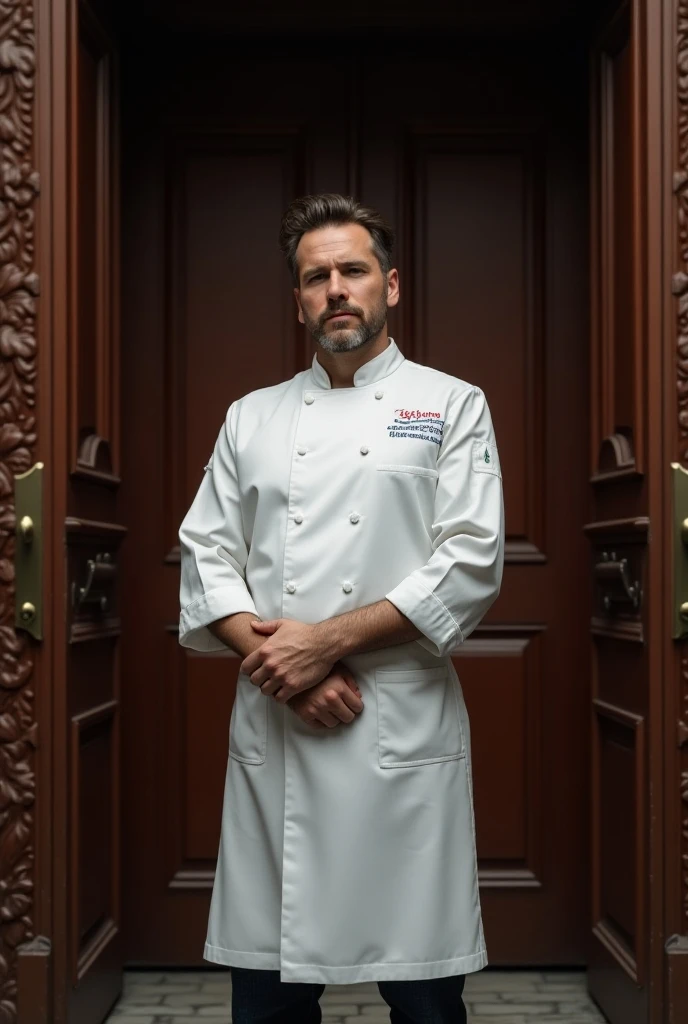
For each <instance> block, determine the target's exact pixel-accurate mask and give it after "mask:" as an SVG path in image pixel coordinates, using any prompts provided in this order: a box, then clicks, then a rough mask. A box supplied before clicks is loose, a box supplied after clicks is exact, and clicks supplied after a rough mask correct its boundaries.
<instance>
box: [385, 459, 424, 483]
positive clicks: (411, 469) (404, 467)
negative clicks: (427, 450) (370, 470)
mask: <svg viewBox="0 0 688 1024" xmlns="http://www.w3.org/2000/svg"><path fill="white" fill-rule="evenodd" d="M377 468H378V470H380V471H381V472H386V473H411V474H412V475H414V474H415V476H428V477H430V478H431V479H433V480H436V479H437V477H438V476H439V473H438V471H437V470H436V469H430V468H429V467H428V466H413V465H411V464H410V463H405V462H378V464H377Z"/></svg>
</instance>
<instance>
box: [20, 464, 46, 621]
mask: <svg viewBox="0 0 688 1024" xmlns="http://www.w3.org/2000/svg"><path fill="white" fill-rule="evenodd" d="M14 507H15V513H16V520H17V528H16V533H17V539H16V541H15V545H14V575H15V584H16V585H15V617H14V624H15V626H16V627H18V628H19V629H25V630H26V631H27V632H28V633H30V634H31V636H33V637H34V638H35V639H36V640H42V639H43V600H42V598H43V537H42V526H43V463H42V462H37V463H36V465H35V466H32V467H31V469H30V470H28V471H27V472H26V473H19V474H17V476H16V477H15V478H14Z"/></svg>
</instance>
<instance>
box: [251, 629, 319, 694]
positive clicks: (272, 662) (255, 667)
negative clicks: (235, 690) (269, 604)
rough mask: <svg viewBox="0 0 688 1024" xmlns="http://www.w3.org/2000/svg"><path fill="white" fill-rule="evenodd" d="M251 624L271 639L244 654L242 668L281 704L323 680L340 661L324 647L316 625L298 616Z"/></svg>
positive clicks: (256, 684) (255, 682)
mask: <svg viewBox="0 0 688 1024" xmlns="http://www.w3.org/2000/svg"><path fill="white" fill-rule="evenodd" d="M251 626H252V627H253V629H254V630H255V631H256V632H257V633H263V634H264V635H265V634H267V635H268V637H269V639H268V640H266V641H265V643H264V644H261V646H260V647H259V648H258V649H257V650H255V651H253V652H252V653H251V654H249V655H248V657H246V658H244V660H243V661H242V663H241V665H240V666H239V671H241V672H245V673H246V674H247V675H249V676H250V677H251V682H252V683H253V685H254V686H260V689H261V691H262V692H263V693H264V694H266V695H268V696H269V695H272V696H273V697H274V698H275V700H276V701H278V702H279V703H280V704H286V703H287V701H288V700H289V699H290V698H291V697H293V696H294V695H295V694H297V693H300V692H301V691H302V690H307V689H308V688H309V687H311V686H315V685H316V684H317V683H319V682H320V681H321V680H322V679H324V678H325V676H326V675H327V674H328V672H329V671H330V669H331V668H332V666H333V665H334V663H335V661H336V658H335V657H330V656H329V654H328V653H326V652H325V651H324V650H323V647H322V643H321V641H320V639H319V632H318V630H317V628H316V626H313V625H308V624H307V623H305V622H299V621H298V620H296V619H269V620H267V621H266V622H258V621H256V622H251Z"/></svg>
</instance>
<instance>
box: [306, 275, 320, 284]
mask: <svg viewBox="0 0 688 1024" xmlns="http://www.w3.org/2000/svg"><path fill="white" fill-rule="evenodd" d="M322 278H323V275H322V274H314V275H313V277H309V278H308V283H309V284H311V282H313V281H322Z"/></svg>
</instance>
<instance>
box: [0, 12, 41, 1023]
mask: <svg viewBox="0 0 688 1024" xmlns="http://www.w3.org/2000/svg"><path fill="white" fill-rule="evenodd" d="M34 17H35V12H34V4H33V2H32V0H18V2H16V3H12V4H3V5H2V7H1V8H0V54H1V58H0V118H1V121H2V147H1V148H0V394H1V395H2V399H1V401H0V659H1V661H2V673H1V674H0V789H1V791H2V794H3V799H2V815H1V816H0V878H1V880H2V888H3V917H2V927H0V1004H1V1007H2V1009H1V1013H2V1018H3V1020H4V1021H6V1022H7V1024H10V1022H13V1021H15V1020H16V1019H17V955H18V950H21V947H22V945H23V944H25V943H26V944H28V943H30V941H31V940H32V939H34V936H35V933H34V919H35V906H34V891H35V888H34V887H35V881H36V879H35V874H34V872H35V867H36V862H35V842H36V833H35V829H36V820H35V795H36V793H35V789H36V775H35V772H36V747H37V744H38V734H37V722H36V709H35V689H36V679H35V678H34V650H35V648H34V646H33V644H32V642H31V640H30V638H29V637H28V634H25V633H23V632H22V631H21V630H20V631H15V628H14V607H15V600H14V597H15V585H14V568H13V560H14V544H15V512H14V482H13V481H14V476H15V474H17V473H23V472H25V471H26V470H27V469H29V468H30V466H31V465H32V464H33V463H34V461H35V459H36V445H37V435H36V429H37V425H36V387H35V384H36V374H37V367H36V329H37V325H36V315H37V305H36V296H37V295H38V290H39V289H38V277H37V275H36V272H35V263H36V251H35V241H36V233H35V215H36V197H37V195H38V190H39V183H38V173H37V171H36V164H35V160H36V152H35V135H36V120H35V109H34V100H35V87H36V66H35V61H36V40H35V24H34ZM45 952H46V951H45V950H43V955H44V956H45Z"/></svg>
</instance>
